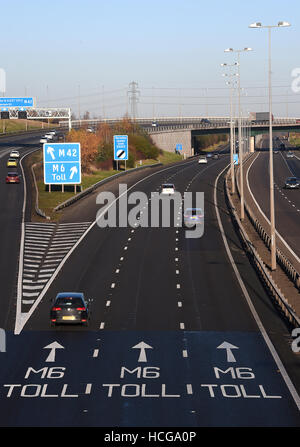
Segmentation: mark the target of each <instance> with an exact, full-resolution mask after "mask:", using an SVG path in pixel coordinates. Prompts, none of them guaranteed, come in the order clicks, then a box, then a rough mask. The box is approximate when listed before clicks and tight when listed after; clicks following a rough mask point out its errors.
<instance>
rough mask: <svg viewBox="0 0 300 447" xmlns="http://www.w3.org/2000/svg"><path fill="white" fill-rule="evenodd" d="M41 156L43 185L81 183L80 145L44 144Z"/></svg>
mask: <svg viewBox="0 0 300 447" xmlns="http://www.w3.org/2000/svg"><path fill="white" fill-rule="evenodd" d="M43 155H44V183H45V185H76V184H80V183H81V154H80V143H45V144H44V150H43Z"/></svg>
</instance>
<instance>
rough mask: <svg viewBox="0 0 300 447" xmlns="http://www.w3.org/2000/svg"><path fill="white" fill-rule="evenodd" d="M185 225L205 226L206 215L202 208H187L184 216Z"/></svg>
mask: <svg viewBox="0 0 300 447" xmlns="http://www.w3.org/2000/svg"><path fill="white" fill-rule="evenodd" d="M183 223H184V226H186V227H194V226H195V225H199V224H200V225H203V224H204V213H203V210H202V209H201V208H187V209H186V210H185V211H184V214H183Z"/></svg>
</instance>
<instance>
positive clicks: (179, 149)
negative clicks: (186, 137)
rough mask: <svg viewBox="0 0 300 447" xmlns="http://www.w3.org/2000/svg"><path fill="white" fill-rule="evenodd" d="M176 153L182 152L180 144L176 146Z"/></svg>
mask: <svg viewBox="0 0 300 447" xmlns="http://www.w3.org/2000/svg"><path fill="white" fill-rule="evenodd" d="M176 151H182V144H179V143H177V144H176Z"/></svg>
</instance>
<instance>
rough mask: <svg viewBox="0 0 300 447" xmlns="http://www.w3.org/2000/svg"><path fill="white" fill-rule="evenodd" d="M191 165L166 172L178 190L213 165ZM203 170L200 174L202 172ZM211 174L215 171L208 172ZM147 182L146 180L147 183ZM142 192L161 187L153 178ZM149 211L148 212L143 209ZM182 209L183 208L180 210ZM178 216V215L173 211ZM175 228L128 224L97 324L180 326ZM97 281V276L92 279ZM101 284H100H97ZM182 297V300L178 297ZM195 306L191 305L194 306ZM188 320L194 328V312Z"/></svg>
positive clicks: (133, 327) (156, 327)
mask: <svg viewBox="0 0 300 447" xmlns="http://www.w3.org/2000/svg"><path fill="white" fill-rule="evenodd" d="M212 166H213V165H211V168H209V167H207V168H206V169H205V168H201V167H199V166H198V165H197V164H195V165H194V166H193V167H191V168H190V169H186V170H185V171H183V170H182V171H180V172H178V173H176V174H173V175H172V176H171V177H170V176H168V177H166V178H165V179H164V181H165V182H173V183H174V184H175V186H176V190H177V191H179V192H180V193H181V194H182V195H183V192H184V191H185V189H186V185H187V184H188V182H190V180H191V178H193V177H194V176H195V175H196V174H198V173H204V172H205V171H207V172H208V171H210V172H211V170H212V169H213V168H212ZM200 175H201V174H200ZM212 175H213V172H212ZM147 186H148V185H147ZM149 186H150V187H148V189H145V187H146V185H145V184H144V183H143V191H144V192H146V193H147V195H148V197H149V196H150V193H151V191H153V190H156V189H157V188H159V186H160V185H159V183H154V181H153V182H152V185H151V184H150V185H149ZM144 212H147V211H144ZM180 213H181V211H180ZM175 217H176V218H177V216H175ZM179 231H180V229H178V228H176V227H175V228H174V227H173V228H136V229H128V234H127V236H128V238H127V240H126V241H125V243H123V245H122V246H121V247H120V248H121V250H120V259H119V262H118V263H117V264H116V265H115V266H114V269H113V270H112V278H111V285H110V290H107V294H106V297H107V298H106V300H107V301H106V302H105V303H103V308H102V310H100V311H99V312H97V315H99V316H101V319H100V320H98V323H97V325H98V328H102V329H105V330H119V329H122V330H180V329H181V328H183V326H182V323H183V322H182V321H181V307H180V306H179V302H180V297H179V295H180V294H181V293H182V292H181V285H180V274H179V273H180V272H179V270H178V268H176V264H177V263H178V259H177V258H179V256H180V253H179V248H178V244H179V242H178V241H179ZM91 281H92V282H93V283H94V282H95V281H97V279H96V278H95V279H94V280H90V282H91ZM99 287H100V284H99ZM181 301H182V299H181ZM193 310H194V309H193ZM190 320H192V323H191V325H192V326H193V327H194V328H198V327H199V326H198V323H197V322H198V315H196V314H195V312H193V313H192V314H191V316H190Z"/></svg>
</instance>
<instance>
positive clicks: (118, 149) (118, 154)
mask: <svg viewBox="0 0 300 447" xmlns="http://www.w3.org/2000/svg"><path fill="white" fill-rule="evenodd" d="M114 160H115V161H124V160H128V135H114Z"/></svg>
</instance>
